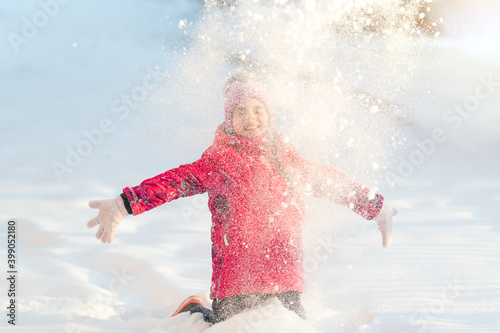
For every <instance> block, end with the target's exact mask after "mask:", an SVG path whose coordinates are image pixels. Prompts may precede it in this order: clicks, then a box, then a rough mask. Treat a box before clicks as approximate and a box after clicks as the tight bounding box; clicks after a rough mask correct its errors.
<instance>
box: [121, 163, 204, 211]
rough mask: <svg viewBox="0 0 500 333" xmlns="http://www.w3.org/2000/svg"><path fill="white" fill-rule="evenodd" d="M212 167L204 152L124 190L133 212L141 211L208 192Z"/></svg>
mask: <svg viewBox="0 0 500 333" xmlns="http://www.w3.org/2000/svg"><path fill="white" fill-rule="evenodd" d="M213 169H214V168H213V164H212V163H211V161H210V159H208V158H207V157H206V156H205V155H204V156H202V157H201V158H200V159H199V160H198V161H196V162H193V163H191V164H186V165H181V166H179V167H178V168H175V169H171V170H168V171H166V172H164V173H162V174H159V175H158V176H156V177H153V178H150V179H146V180H145V181H143V182H142V183H141V184H140V185H139V186H135V187H126V188H124V189H123V193H124V194H125V195H126V197H127V199H128V202H129V204H130V208H131V210H132V213H133V214H134V215H139V214H141V213H144V212H145V211H148V210H150V209H153V208H155V207H157V206H160V205H162V204H164V203H165V202H169V201H172V200H175V199H177V198H181V197H187V196H191V195H195V194H201V193H204V192H206V191H207V190H208V188H209V187H210V181H209V179H210V178H211V174H212V172H213Z"/></svg>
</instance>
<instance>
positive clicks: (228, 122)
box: [224, 81, 274, 135]
mask: <svg viewBox="0 0 500 333" xmlns="http://www.w3.org/2000/svg"><path fill="white" fill-rule="evenodd" d="M246 98H255V99H258V100H259V101H261V102H262V104H264V106H265V107H266V111H267V114H268V117H269V127H271V126H272V125H274V115H273V113H272V110H271V107H270V106H269V103H268V102H267V101H268V99H267V96H266V93H265V88H264V86H263V85H262V84H261V83H260V82H257V81H247V82H239V81H238V82H235V83H233V84H231V87H229V90H228V91H227V92H226V97H225V101H224V112H225V115H226V118H225V120H224V128H225V130H226V131H227V132H228V133H229V134H231V135H235V132H234V128H233V111H234V108H235V107H236V105H238V104H239V103H240V102H241V101H242V100H244V99H246Z"/></svg>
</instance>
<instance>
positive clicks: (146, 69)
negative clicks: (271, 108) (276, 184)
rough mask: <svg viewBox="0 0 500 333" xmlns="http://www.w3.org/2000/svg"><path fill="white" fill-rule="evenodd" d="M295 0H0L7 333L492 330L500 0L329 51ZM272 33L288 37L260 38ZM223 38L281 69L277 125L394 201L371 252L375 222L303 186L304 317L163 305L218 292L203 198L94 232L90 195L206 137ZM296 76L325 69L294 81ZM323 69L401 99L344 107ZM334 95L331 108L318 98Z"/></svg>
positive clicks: (1, 323)
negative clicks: (387, 238) (10, 251)
mask: <svg viewBox="0 0 500 333" xmlns="http://www.w3.org/2000/svg"><path fill="white" fill-rule="evenodd" d="M285 2H286V1H285ZM285 2H283V1H280V2H279V3H285ZM447 2H449V1H444V0H443V1H436V4H442V5H443V4H446V3H447ZM174 3H175V5H174ZM304 3H305V5H304V7H303V8H302V9H303V10H302V12H301V13H300V12H299V11H297V8H296V7H294V6H291V7H289V8H288V9H287V8H286V7H285V5H284V4H282V5H279V6H276V7H270V5H267V7H266V6H263V7H258V5H257V4H255V3H254V2H253V1H248V4H247V7H245V9H240V10H239V11H236V12H235V13H234V16H233V17H234V19H233V20H232V21H231V20H229V21H224V16H218V15H216V14H214V13H213V12H203V11H202V5H201V2H200V1H184V2H170V1H160V0H151V1H142V0H125V1H123V0H122V1H105V2H103V1H97V0H95V1H91V0H88V1H85V2H83V1H82V2H77V1H62V0H60V1H59V0H58V1H56V0H53V1H48V0H47V1H40V2H38V1H31V0H30V1H22V2H9V3H7V2H5V3H2V4H0V32H1V35H2V37H1V39H0V50H1V52H0V88H1V90H0V110H1V120H0V136H1V139H2V140H1V149H0V158H1V163H0V184H1V186H0V221H2V223H1V224H0V270H1V271H0V274H5V276H6V277H8V276H9V274H8V273H7V271H8V269H7V266H6V265H7V244H6V242H7V231H8V224H7V222H8V221H9V219H14V220H15V221H16V226H17V239H16V240H17V242H16V265H17V266H16V268H17V271H18V274H17V285H16V296H15V300H16V322H15V323H16V327H15V328H13V327H10V326H11V325H10V324H9V323H8V320H9V319H10V318H9V317H8V316H7V315H6V314H7V306H9V302H10V299H11V298H12V297H8V295H7V294H8V289H9V288H10V285H8V280H7V279H5V278H2V279H0V295H1V296H0V307H1V308H2V309H3V310H2V311H0V313H2V314H3V315H2V316H1V317H0V318H3V319H1V320H0V327H1V328H0V330H2V331H4V330H5V331H7V329H10V330H12V331H16V332H17V331H19V332H65V333H69V332H156V333H158V332H202V331H203V332H498V331H500V319H499V317H498V313H500V260H499V259H500V245H499V244H500V242H499V241H500V227H499V226H500V224H499V223H500V213H499V212H498V210H497V207H498V205H499V204H500V194H499V193H500V177H499V175H498V171H497V170H498V169H499V167H500V135H499V134H498V133H499V130H500V115H499V113H498V109H499V107H500V83H499V82H500V62H499V61H498V59H500V58H499V51H498V47H495V46H494V43H495V41H496V37H492V36H494V35H495V34H496V33H497V32H498V28H499V26H498V20H497V18H496V17H494V12H495V9H496V10H498V5H497V4H493V3H489V2H488V1H479V2H474V5H473V6H474V9H475V10H470V11H468V10H466V9H464V8H465V6H466V2H464V1H455V3H457V5H455V6H452V7H449V11H446V10H443V8H447V7H441V8H439V9H440V15H442V16H443V18H444V22H449V25H447V26H446V29H447V30H448V33H443V34H441V35H440V37H438V38H437V39H430V40H429V39H426V40H423V39H403V40H401V39H398V38H397V37H394V39H389V40H386V39H383V38H382V39H379V38H375V39H374V40H372V41H370V42H369V43H367V42H366V41H362V42H364V43H366V44H362V45H363V49H362V50H361V49H359V51H355V50H356V48H355V47H353V48H352V49H348V48H347V46H352V45H354V44H356V43H357V42H358V41H357V40H356V37H352V39H350V41H349V42H345V41H344V39H343V38H341V37H337V38H334V39H335V43H338V47H335V45H336V44H335V43H333V42H332V40H331V39H329V38H332V36H331V35H329V36H326V37H324V38H323V37H322V38H316V36H314V37H311V36H313V35H312V34H313V33H315V32H316V33H317V32H318V31H320V29H322V27H321V26H319V25H316V23H318V22H319V20H320V18H321V15H320V8H319V7H320V5H317V7H316V9H315V8H314V7H313V6H312V5H311V4H312V3H313V2H311V1H305V2H304ZM318 3H319V2H318ZM464 3H465V4H464ZM280 6H281V7H280ZM443 6H444V5H443ZM495 6H496V7H495ZM243 7H244V6H243ZM467 7H469V6H468V5H467ZM485 8H490V9H491V10H487V9H485ZM200 13H201V14H200ZM465 13H473V14H474V15H475V16H474V15H473V16H472V17H465V16H464V15H465ZM497 13H498V11H497ZM245 15H246V16H245ZM267 15H269V16H270V17H273V15H275V16H274V19H273V21H266V20H265V18H266V17H267ZM243 16H245V17H247V18H246V19H245V20H249V22H250V23H249V22H246V21H244V20H243V19H241V17H243ZM262 18H264V19H262ZM238 20H240V21H238ZM252 22H258V27H256V25H255V23H252ZM297 22H302V23H297ZM456 22H463V25H462V26H460V27H457V28H454V25H455V24H456ZM295 23H297V24H298V25H296V26H294V24H295ZM300 24H302V25H300ZM259 27H262V29H263V30H262V31H258V29H259ZM297 27H299V29H297ZM252 28H253V30H252ZM274 28H276V29H277V30H273V29H274ZM245 29H248V32H247V35H241V34H240V33H241V32H242V31H243V30H245ZM294 29H295V30H294ZM230 30H233V31H234V35H233V36H231V35H229V33H228V32H229V31H230ZM252 31H253V33H254V34H257V33H258V34H259V35H260V36H262V37H263V41H262V40H261V41H260V43H259V41H258V39H257V40H256V39H252V38H251V36H252ZM266 32H269V35H272V34H273V33H276V34H279V33H282V34H283V35H282V36H281V37H282V38H280V39H279V40H276V43H271V42H270V41H271V40H270V39H269V40H267V39H266V38H270V37H267V36H268V35H267V34H266ZM308 32H309V33H311V34H309V35H308V34H307V33H308ZM249 35H250V36H249ZM228 36H229V37H228ZM320 37H321V36H320ZM288 38H289V39H288ZM293 38H295V39H293ZM353 41H354V42H353ZM287 43H289V44H287ZM321 43H323V44H321ZM319 44H321V45H319ZM318 45H319V46H318ZM326 45H328V47H326ZM220 48H224V49H225V50H231V51H232V52H233V53H235V54H236V55H237V56H238V59H239V60H238V61H242V62H243V63H244V61H248V59H252V58H254V59H255V58H257V59H260V60H262V61H268V62H269V64H270V67H269V68H274V70H275V72H273V73H274V75H275V85H274V86H273V84H272V83H271V86H272V87H273V89H275V91H276V92H277V93H276V94H275V95H276V96H280V97H283V96H285V97H286V98H285V99H286V100H287V101H288V102H283V101H281V103H282V105H279V103H280V101H277V104H278V106H279V108H278V114H279V115H281V118H280V120H281V124H282V125H283V124H285V125H289V126H288V132H287V129H284V132H285V133H287V134H288V135H290V137H291V140H292V142H294V143H297V146H298V149H299V150H301V152H303V153H304V154H305V155H307V156H308V157H309V158H311V159H314V160H317V161H320V162H324V163H331V164H332V165H334V166H336V167H339V168H340V169H342V170H344V171H345V172H346V173H348V174H349V175H351V176H353V177H354V178H356V179H360V180H362V181H363V182H365V183H367V184H368V185H370V186H377V187H378V188H379V189H380V192H382V193H383V194H385V196H386V198H387V200H388V201H389V202H391V203H392V204H393V206H395V207H396V208H398V210H399V214H398V215H397V216H396V217H395V223H394V241H393V245H392V246H391V247H390V248H388V249H384V248H382V246H381V239H380V236H379V234H378V231H377V229H376V226H375V225H374V224H373V223H371V222H366V221H363V220H362V219H360V218H358V217H357V216H353V214H352V213H350V212H349V211H347V210H346V209H344V208H342V207H335V206H332V205H330V204H329V203H327V202H326V201H323V200H313V199H307V204H308V217H307V219H308V224H307V227H306V230H305V235H304V237H305V260H304V266H305V267H304V269H305V272H306V279H307V281H306V287H307V290H306V292H305V293H304V295H303V303H304V306H305V308H306V310H307V312H308V316H309V319H308V320H307V321H302V320H301V319H299V318H298V317H296V315H294V314H293V313H290V312H288V311H287V310H285V309H284V308H282V307H281V305H279V304H276V303H274V304H271V305H270V306H268V307H265V308H263V309H259V310H254V311H248V312H245V313H243V314H240V315H237V316H235V317H233V318H231V319H230V320H228V321H227V322H224V323H221V324H218V325H215V326H212V327H210V326H209V325H207V324H206V323H204V322H203V321H202V319H201V316H200V315H193V316H188V315H187V314H181V315H179V316H177V317H175V318H170V314H171V313H172V312H173V311H174V310H175V308H176V307H177V306H178V304H179V303H180V302H181V301H182V300H183V299H184V298H185V297H186V296H189V295H191V294H197V295H200V296H201V297H202V298H203V299H204V301H206V302H207V303H209V299H208V289H209V286H210V274H211V261H210V235H209V232H210V215H209V212H208V209H207V208H206V201H207V198H206V196H198V197H192V198H185V199H182V200H178V201H176V202H172V203H169V204H167V205H165V206H163V207H161V208H158V209H155V210H154V211H151V212H148V213H146V214H144V215H142V216H139V217H127V218H125V219H124V220H123V221H122V222H121V223H120V225H119V227H118V229H117V233H116V235H115V241H114V242H113V244H112V245H103V244H101V243H100V242H98V241H97V240H96V239H95V238H94V234H95V231H96V230H89V229H87V227H86V222H87V221H88V220H89V219H91V218H92V217H94V216H95V214H96V212H95V211H93V210H91V209H89V208H88V207H87V202H88V201H89V200H92V199H105V198H113V197H114V196H116V195H117V194H118V193H120V191H121V189H122V188H123V187H125V186H129V185H137V184H138V183H139V182H140V181H142V180H143V179H145V178H148V177H150V176H154V175H156V174H158V173H160V172H162V171H164V170H166V169H169V168H172V167H176V166H178V165H180V164H183V163H188V162H191V161H194V160H195V159H197V158H198V157H199V156H200V155H201V153H202V152H203V150H204V149H205V148H206V147H208V146H209V144H210V143H211V141H212V140H213V133H214V131H215V128H216V126H217V124H218V123H219V122H220V121H221V120H222V111H221V108H222V98H221V96H220V94H221V91H222V85H223V83H224V81H225V79H226V77H227V76H228V75H229V72H231V71H232V72H234V69H235V67H237V64H235V62H234V61H233V62H227V61H222V59H224V58H223V54H222V53H223V52H220ZM283 48H284V49H283ZM353 50H354V51H353ZM372 51H374V52H372ZM325 52H331V55H332V59H333V60H332V61H330V60H328V59H325V57H324V55H325ZM296 55H300V56H301V57H302V58H301V59H300V60H301V61H297V62H295V65H296V66H292V65H291V64H292V63H294V62H293V61H296V60H298V58H297V59H295V58H293V61H291V60H290V59H291V57H293V56H296ZM398 59H400V60H401V61H398ZM332 63H333V64H332ZM277 64H278V65H280V66H281V67H282V69H281V70H280V69H278V70H276V68H277ZM278 67H279V66H278ZM299 70H300V71H302V73H304V72H307V71H310V72H311V73H312V72H314V73H318V72H319V73H320V75H319V76H318V75H316V76H313V78H312V79H308V80H305V81H304V82H302V83H298V84H297V85H296V86H292V85H290V84H289V83H290V80H291V78H290V77H298V74H297V73H296V71H299ZM283 72H284V73H285V74H283ZM276 73H278V74H276ZM290 73H291V74H290ZM318 77H319V78H318ZM325 77H326V79H325ZM334 77H335V78H334ZM336 80H340V81H341V82H344V83H347V84H352V85H355V86H357V87H358V88H362V89H364V90H365V91H367V92H371V93H373V94H376V95H377V96H383V97H384V98H387V99H389V100H391V101H393V102H398V103H399V104H401V105H402V108H400V111H397V112H396V113H394V114H392V113H383V112H377V110H378V109H377V108H376V107H374V105H371V106H370V105H368V106H367V107H363V106H359V105H358V104H356V105H354V104H352V105H351V104H350V103H351V102H349V99H348V97H349V96H345V95H346V94H347V93H344V94H342V93H341V94H340V95H334V94H332V96H337V98H336V99H335V100H334V101H333V102H332V101H331V100H330V99H329V98H330V97H329V96H325V97H322V98H324V99H322V98H317V96H324V95H325V93H324V92H325V91H324V90H323V89H330V88H328V87H325V82H327V83H328V84H330V83H329V82H331V81H335V82H336ZM283 82H285V83H286V84H287V85H286V87H287V88H286V89H284V91H283V89H280V88H279V86H280V85H281V84H282V83H283ZM297 82H298V81H297ZM304 87H305V88H304ZM397 88H400V91H397ZM332 89H333V88H332ZM332 91H333V90H332ZM288 93H290V95H288ZM293 94H295V95H293ZM294 98H295V100H294ZM283 100H284V99H283ZM304 101H305V102H304ZM330 102H331V103H338V105H336V107H338V109H335V110H336V111H334V112H330V111H328V110H329V109H328V107H325V108H324V105H323V104H327V105H330V104H329V103H330ZM287 103H288V104H287ZM315 103H316V104H315ZM322 103H323V104H322ZM455 104H462V105H464V106H463V107H462V111H459V108H460V107H459V106H458V107H457V106H455ZM311 105H312V106H313V107H312V109H314V111H308V110H306V108H307V107H308V106H311ZM323 108H324V109H323ZM285 109H290V110H291V111H290V113H289V114H287V113H285V111H283V110H285ZM339 109H342V110H344V111H338V110H339ZM351 110H353V111H352V112H351ZM366 110H368V112H367V111H366ZM381 111H383V107H381ZM280 112H281V113H280ZM396 116H397V117H396ZM285 118H286V119H285ZM401 119H403V120H401ZM332 128H333V129H335V131H332ZM367 141H369V142H371V144H372V145H371V146H370V145H367V143H366V142H367ZM332 147H334V148H332ZM393 183H394V184H393ZM2 258H3V259H2Z"/></svg>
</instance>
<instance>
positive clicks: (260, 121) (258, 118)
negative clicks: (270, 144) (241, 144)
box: [233, 98, 269, 138]
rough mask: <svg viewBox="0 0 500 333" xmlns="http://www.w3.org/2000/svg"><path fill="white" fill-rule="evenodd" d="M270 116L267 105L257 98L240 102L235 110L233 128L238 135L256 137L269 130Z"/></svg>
mask: <svg viewBox="0 0 500 333" xmlns="http://www.w3.org/2000/svg"><path fill="white" fill-rule="evenodd" d="M268 127H269V116H268V114H267V110H266V107H265V105H264V104H263V103H262V102H261V101H259V100H258V99H256V98H246V99H244V100H242V101H241V102H239V103H238V104H237V105H236V107H235V108H234V112H233V128H234V132H235V133H236V135H239V136H242V137H244V138H254V137H257V136H260V135H262V134H264V133H266V132H267V129H268Z"/></svg>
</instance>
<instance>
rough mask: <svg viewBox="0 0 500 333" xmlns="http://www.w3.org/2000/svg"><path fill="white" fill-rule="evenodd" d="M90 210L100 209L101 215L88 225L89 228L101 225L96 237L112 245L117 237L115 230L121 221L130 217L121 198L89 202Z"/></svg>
mask: <svg viewBox="0 0 500 333" xmlns="http://www.w3.org/2000/svg"><path fill="white" fill-rule="evenodd" d="M89 207H90V208H97V209H99V215H97V217H95V218H93V219H92V220H90V221H89V222H88V223H87V226H88V227H89V228H92V227H94V226H96V225H97V224H100V226H99V230H97V233H96V235H95V236H96V237H97V239H100V240H101V242H103V243H111V242H112V241H113V237H114V235H115V229H116V227H117V226H118V223H120V220H121V219H122V218H123V217H124V216H127V215H128V212H127V209H126V208H125V204H124V203H123V199H122V197H121V196H117V197H116V198H115V199H110V200H95V201H90V202H89Z"/></svg>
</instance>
